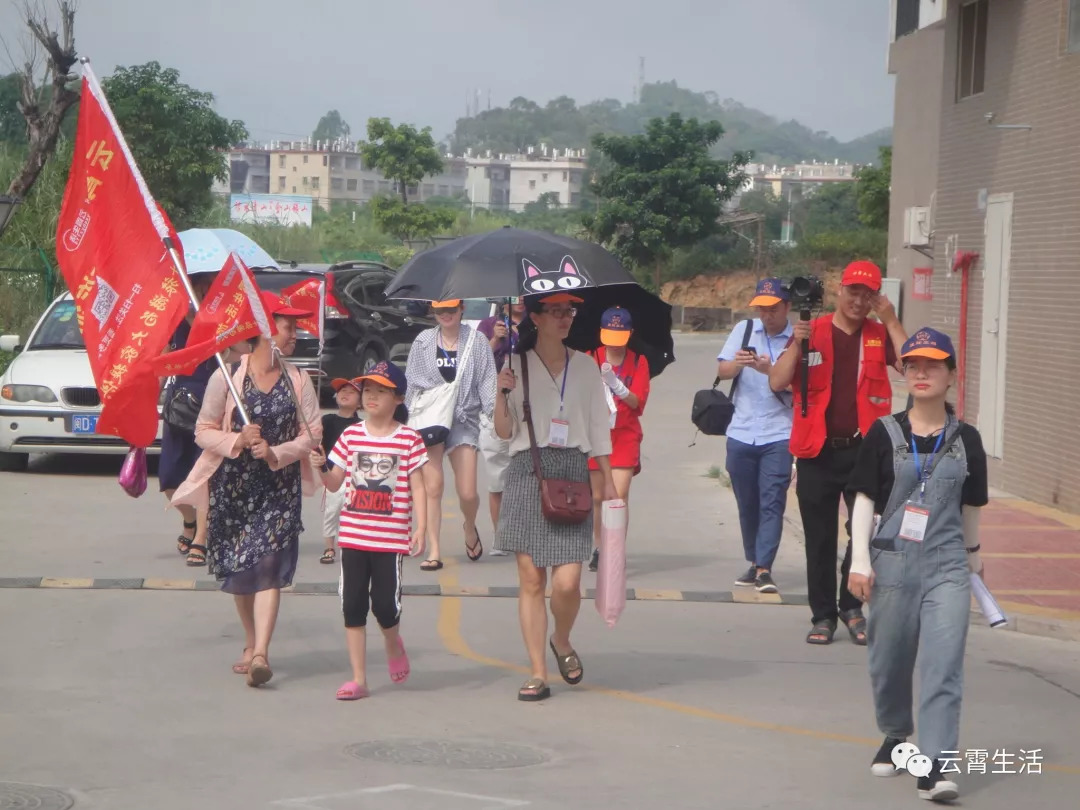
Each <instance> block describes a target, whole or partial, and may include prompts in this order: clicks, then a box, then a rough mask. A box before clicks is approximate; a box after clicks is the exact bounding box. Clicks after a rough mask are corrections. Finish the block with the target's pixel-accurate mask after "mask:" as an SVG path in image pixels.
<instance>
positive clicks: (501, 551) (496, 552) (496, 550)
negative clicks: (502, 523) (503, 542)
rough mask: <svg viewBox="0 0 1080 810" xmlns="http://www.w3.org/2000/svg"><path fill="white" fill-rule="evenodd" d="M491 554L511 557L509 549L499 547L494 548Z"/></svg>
mask: <svg viewBox="0 0 1080 810" xmlns="http://www.w3.org/2000/svg"><path fill="white" fill-rule="evenodd" d="M491 556H492V557H509V556H510V552H509V551H503V550H502V549H499V548H493V549H492V550H491Z"/></svg>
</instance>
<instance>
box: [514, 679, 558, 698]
mask: <svg viewBox="0 0 1080 810" xmlns="http://www.w3.org/2000/svg"><path fill="white" fill-rule="evenodd" d="M549 697H551V687H550V686H548V685H547V684H546V683H544V680H543V678H529V680H527V681H525V683H523V684H522V685H521V688H520V689H518V700H524V701H528V702H530V703H535V702H536V701H539V700H547V699H548V698H549Z"/></svg>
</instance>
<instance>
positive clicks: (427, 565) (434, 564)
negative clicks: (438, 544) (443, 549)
mask: <svg viewBox="0 0 1080 810" xmlns="http://www.w3.org/2000/svg"><path fill="white" fill-rule="evenodd" d="M442 567H443V566H442V560H435V559H432V560H424V561H423V562H422V563H420V570H421V571H438V570H439V569H440V568H442Z"/></svg>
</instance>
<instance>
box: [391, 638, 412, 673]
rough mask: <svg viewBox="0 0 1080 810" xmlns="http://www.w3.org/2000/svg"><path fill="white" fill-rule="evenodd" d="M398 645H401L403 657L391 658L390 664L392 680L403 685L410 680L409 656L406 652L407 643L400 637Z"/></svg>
mask: <svg viewBox="0 0 1080 810" xmlns="http://www.w3.org/2000/svg"><path fill="white" fill-rule="evenodd" d="M398 644H400V645H401V655H399V656H397V657H396V658H391V659H390V660H389V662H388V664H389V669H390V680H392V681H393V682H394V683H397V684H401V683H405V681H407V680H408V679H409V654H408V653H406V652H405V641H404V639H402V638H401V637H400V636H399V637H398Z"/></svg>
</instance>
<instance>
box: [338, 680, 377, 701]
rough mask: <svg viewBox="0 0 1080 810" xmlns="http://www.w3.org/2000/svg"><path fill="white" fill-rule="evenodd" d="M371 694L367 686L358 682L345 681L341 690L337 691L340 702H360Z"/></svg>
mask: <svg viewBox="0 0 1080 810" xmlns="http://www.w3.org/2000/svg"><path fill="white" fill-rule="evenodd" d="M370 694H371V693H370V692H368V688H367V686H365V685H364V684H360V683H357V682H356V681H345V683H343V684H342V685H341V688H340V689H338V690H337V699H338V700H360V699H361V698H366V697H367V696H368V695H370Z"/></svg>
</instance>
